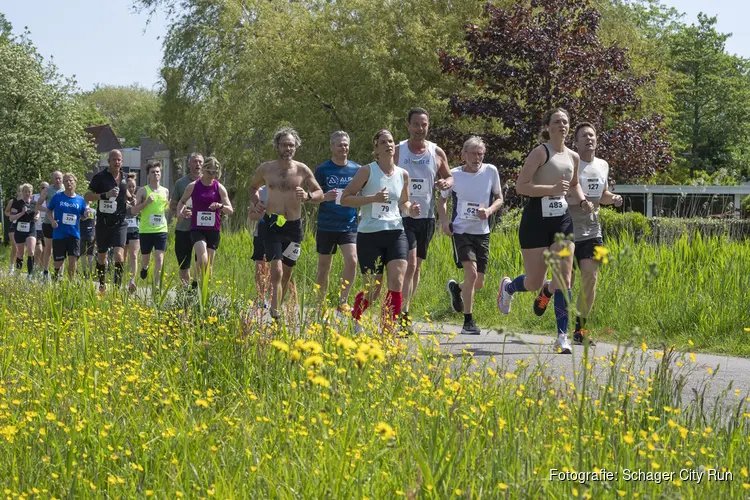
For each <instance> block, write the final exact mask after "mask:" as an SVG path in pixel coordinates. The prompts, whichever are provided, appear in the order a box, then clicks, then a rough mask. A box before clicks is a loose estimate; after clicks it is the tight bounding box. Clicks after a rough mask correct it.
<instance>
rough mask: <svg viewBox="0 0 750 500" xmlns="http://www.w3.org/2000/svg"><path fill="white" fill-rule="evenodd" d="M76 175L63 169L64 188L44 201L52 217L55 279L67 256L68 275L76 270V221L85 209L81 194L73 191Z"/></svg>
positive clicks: (78, 252)
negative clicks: (47, 200) (46, 202)
mask: <svg viewBox="0 0 750 500" xmlns="http://www.w3.org/2000/svg"><path fill="white" fill-rule="evenodd" d="M76 184H77V179H76V176H75V175H73V174H71V173H67V174H65V175H64V176H63V185H64V186H65V189H64V190H63V191H60V192H59V193H57V194H56V195H55V196H53V197H52V199H51V200H50V201H49V203H48V204H47V209H48V210H49V211H50V216H51V217H52V246H53V247H54V248H53V249H52V253H53V255H54V258H55V281H57V280H59V279H60V270H61V269H62V267H63V263H64V262H65V258H66V257H67V258H68V278H70V279H72V278H73V276H75V274H76V263H77V262H78V257H80V255H81V233H80V230H79V227H78V225H79V224H80V221H81V218H82V217H83V214H84V213H86V210H88V206H87V205H86V201H85V200H84V199H83V196H81V195H79V194H76Z"/></svg>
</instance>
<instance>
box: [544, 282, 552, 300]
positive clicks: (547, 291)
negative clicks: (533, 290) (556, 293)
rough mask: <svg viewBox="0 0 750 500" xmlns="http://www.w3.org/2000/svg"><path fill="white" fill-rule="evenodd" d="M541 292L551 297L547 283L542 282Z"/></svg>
mask: <svg viewBox="0 0 750 500" xmlns="http://www.w3.org/2000/svg"><path fill="white" fill-rule="evenodd" d="M542 293H543V294H544V296H545V297H547V298H550V297H552V292H550V291H549V285H548V284H546V283H545V284H544V286H543V287H542Z"/></svg>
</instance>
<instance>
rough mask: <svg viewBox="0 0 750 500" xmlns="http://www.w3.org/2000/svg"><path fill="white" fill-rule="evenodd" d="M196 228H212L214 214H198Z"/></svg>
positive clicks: (214, 220)
mask: <svg viewBox="0 0 750 500" xmlns="http://www.w3.org/2000/svg"><path fill="white" fill-rule="evenodd" d="M197 221H198V227H214V225H215V224H216V212H198V218H197Z"/></svg>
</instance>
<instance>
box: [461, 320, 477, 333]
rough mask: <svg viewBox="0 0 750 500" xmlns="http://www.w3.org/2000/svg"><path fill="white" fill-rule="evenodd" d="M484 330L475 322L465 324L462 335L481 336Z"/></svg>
mask: <svg viewBox="0 0 750 500" xmlns="http://www.w3.org/2000/svg"><path fill="white" fill-rule="evenodd" d="M481 333H482V330H480V329H479V327H478V326H477V324H476V323H474V320H471V321H466V322H464V327H463V328H461V335H480V334H481Z"/></svg>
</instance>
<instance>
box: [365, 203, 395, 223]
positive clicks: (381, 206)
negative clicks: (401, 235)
mask: <svg viewBox="0 0 750 500" xmlns="http://www.w3.org/2000/svg"><path fill="white" fill-rule="evenodd" d="M399 216H400V214H399V213H398V205H396V202H394V201H390V202H388V203H373V204H372V218H373V219H379V220H397V219H398V218H399Z"/></svg>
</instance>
